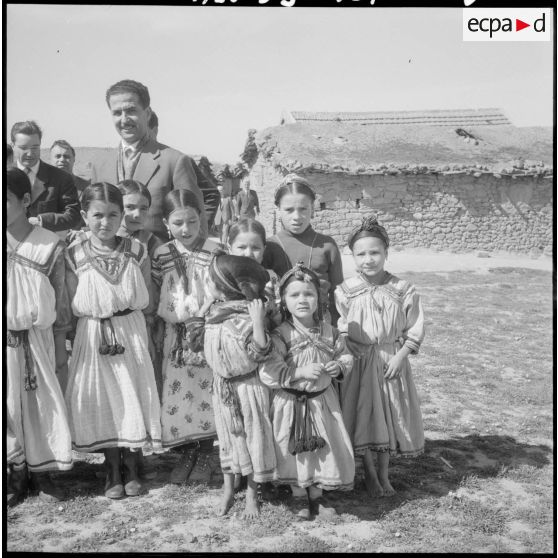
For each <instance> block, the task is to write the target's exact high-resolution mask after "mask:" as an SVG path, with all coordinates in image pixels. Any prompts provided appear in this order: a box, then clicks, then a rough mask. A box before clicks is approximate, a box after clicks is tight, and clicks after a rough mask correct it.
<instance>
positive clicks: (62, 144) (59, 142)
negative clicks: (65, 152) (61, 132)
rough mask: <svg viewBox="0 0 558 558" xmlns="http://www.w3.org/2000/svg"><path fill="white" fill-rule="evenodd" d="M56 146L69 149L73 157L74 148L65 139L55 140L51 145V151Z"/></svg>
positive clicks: (74, 153)
mask: <svg viewBox="0 0 558 558" xmlns="http://www.w3.org/2000/svg"><path fill="white" fill-rule="evenodd" d="M56 146H58V147H61V148H62V149H69V150H70V151H71V152H72V157H74V158H75V156H76V150H75V149H74V148H73V147H72V146H71V145H70V144H69V143H68V142H67V141H66V140H63V139H62V140H56V141H55V142H54V143H53V144H52V145H51V146H50V150H51V151H52V150H53V149H54V148H55V147H56Z"/></svg>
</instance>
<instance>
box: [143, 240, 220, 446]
mask: <svg viewBox="0 0 558 558" xmlns="http://www.w3.org/2000/svg"><path fill="white" fill-rule="evenodd" d="M218 247H219V245H218V244H216V243H215V242H213V241H211V240H206V241H205V242H203V244H202V245H201V246H198V247H197V248H194V249H193V250H189V249H187V248H186V247H185V246H184V245H183V244H182V243H181V242H179V241H177V240H172V241H170V242H167V243H166V244H164V245H163V246H161V247H159V248H158V249H157V250H156V251H155V257H154V259H153V282H154V284H155V286H156V287H159V288H160V295H159V296H160V298H159V302H158V306H157V314H158V315H159V316H160V317H161V318H162V319H163V320H164V321H165V337H164V346H163V368H162V371H163V389H162V394H161V395H162V406H161V425H162V432H163V445H164V446H166V447H172V446H178V445H182V444H185V443H187V442H193V441H196V440H203V439H208V438H214V437H215V435H216V430H215V419H214V417H213V405H212V402H211V401H212V397H211V392H212V390H211V385H212V382H213V373H212V371H211V368H210V367H209V366H208V364H207V362H206V360H205V358H204V356H203V353H195V352H193V351H191V350H190V349H188V347H187V346H186V345H185V344H184V341H185V327H184V321H185V320H187V319H188V318H191V317H192V316H195V314H196V313H197V312H198V310H199V309H200V308H201V306H202V305H203V303H204V299H205V297H206V292H205V285H206V282H207V270H208V267H209V263H210V261H211V257H212V256H211V253H212V252H213V251H214V250H215V249H217V248H218Z"/></svg>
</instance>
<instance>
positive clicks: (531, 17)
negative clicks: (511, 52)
mask: <svg viewBox="0 0 558 558" xmlns="http://www.w3.org/2000/svg"><path fill="white" fill-rule="evenodd" d="M551 25H552V13H551V10H550V8H465V9H464V10H463V40H464V41H550V37H551V30H550V27H551Z"/></svg>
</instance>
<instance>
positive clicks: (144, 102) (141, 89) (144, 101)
mask: <svg viewBox="0 0 558 558" xmlns="http://www.w3.org/2000/svg"><path fill="white" fill-rule="evenodd" d="M118 93H135V94H136V95H137V96H138V99H139V102H140V103H141V106H142V107H143V108H144V109H145V108H147V107H149V105H150V104H151V99H150V97H149V90H148V89H147V87H145V85H143V83H140V82H139V81H134V80H133V79H123V80H121V81H119V82H118V83H115V84H114V85H111V86H110V87H109V88H108V89H107V93H106V95H105V100H106V102H107V105H108V107H109V108H110V103H109V100H110V97H111V96H112V95H117V94H118Z"/></svg>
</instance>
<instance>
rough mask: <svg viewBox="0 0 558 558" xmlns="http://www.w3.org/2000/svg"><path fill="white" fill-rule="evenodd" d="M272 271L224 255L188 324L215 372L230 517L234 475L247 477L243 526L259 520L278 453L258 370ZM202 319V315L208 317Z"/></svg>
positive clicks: (193, 343) (264, 349)
mask: <svg viewBox="0 0 558 558" xmlns="http://www.w3.org/2000/svg"><path fill="white" fill-rule="evenodd" d="M268 280H269V275H268V273H267V271H266V270H265V269H264V268H263V267H262V266H261V265H260V264H258V262H256V261H255V260H253V259H252V258H249V257H245V256H232V255H227V254H221V255H217V256H215V258H214V259H213V260H212V262H211V264H210V266H209V274H208V277H207V288H208V292H209V294H210V295H211V297H212V299H210V300H209V301H208V302H207V303H206V304H205V305H204V307H202V309H201V310H200V312H199V314H200V315H199V317H197V318H191V319H190V320H188V321H187V323H186V329H187V339H188V344H189V347H190V348H191V349H192V350H194V351H199V350H201V349H204V354H205V358H206V360H207V362H208V364H209V366H210V367H211V369H212V370H213V412H214V414H215V426H216V428H217V437H218V439H219V456H220V459H221V469H222V470H223V475H224V493H223V502H222V505H221V507H220V509H219V515H225V514H226V513H227V512H228V510H229V509H230V508H231V506H232V504H233V500H234V475H235V474H241V475H246V476H247V477H248V487H247V492H246V508H245V511H244V517H245V518H248V519H250V518H254V517H255V516H257V515H258V513H259V507H258V498H257V484H258V483H264V482H267V481H270V480H272V479H273V476H274V473H275V464H276V461H275V450H274V445H273V432H272V428H271V421H270V419H269V393H268V389H267V388H266V387H265V386H264V385H263V384H262V383H261V381H260V379H259V378H258V368H259V366H260V364H261V363H262V362H263V361H264V360H265V359H266V358H267V357H268V355H269V352H270V350H271V341H270V339H269V337H268V335H267V334H266V332H265V330H264V319H265V315H266V311H265V306H264V302H263V300H264V297H265V288H266V283H267V281H268ZM204 314H205V315H204Z"/></svg>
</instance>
